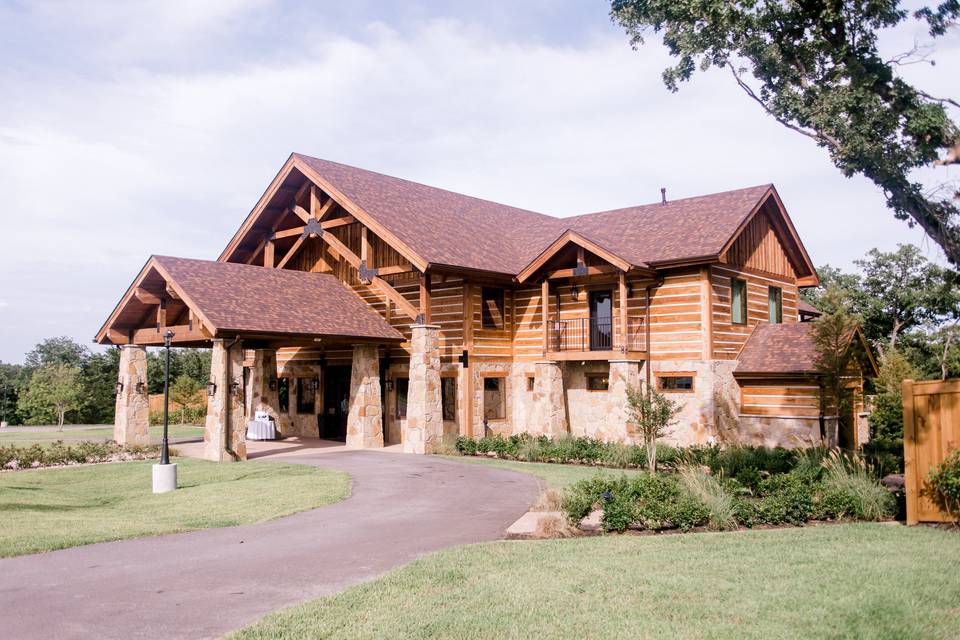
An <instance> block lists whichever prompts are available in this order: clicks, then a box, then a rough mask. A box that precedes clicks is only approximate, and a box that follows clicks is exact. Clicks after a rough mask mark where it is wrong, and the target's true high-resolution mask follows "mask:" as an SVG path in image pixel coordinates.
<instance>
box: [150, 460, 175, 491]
mask: <svg viewBox="0 0 960 640" xmlns="http://www.w3.org/2000/svg"><path fill="white" fill-rule="evenodd" d="M176 488H177V465H176V464H155V465H153V492H154V493H167V492H168V491H173V490H174V489H176Z"/></svg>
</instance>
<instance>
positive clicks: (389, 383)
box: [384, 378, 393, 391]
mask: <svg viewBox="0 0 960 640" xmlns="http://www.w3.org/2000/svg"><path fill="white" fill-rule="evenodd" d="M384 382H385V383H386V386H387V391H393V378H387V379H386V380H385V381H384Z"/></svg>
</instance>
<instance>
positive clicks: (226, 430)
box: [223, 336, 240, 460]
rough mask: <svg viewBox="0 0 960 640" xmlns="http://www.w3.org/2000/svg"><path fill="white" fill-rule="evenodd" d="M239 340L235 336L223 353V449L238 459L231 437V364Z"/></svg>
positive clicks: (238, 337)
mask: <svg viewBox="0 0 960 640" xmlns="http://www.w3.org/2000/svg"><path fill="white" fill-rule="evenodd" d="M238 342H240V336H236V337H234V339H233V342H231V343H230V344H229V345H227V347H226V348H225V349H224V353H223V357H224V358H226V360H227V362H226V366H225V367H224V368H225V369H226V376H224V377H226V380H224V383H225V384H226V393H227V397H226V398H225V400H226V402H224V405H223V412H224V421H223V422H224V424H223V439H224V443H223V449H224V451H226V452H227V453H229V454H230V456H231V457H233V459H234V460H237V459H238V458H239V457H240V456H238V455H237V452H236V451H234V450H233V448H232V446H231V445H232V442H233V438H232V437H231V436H232V435H233V434H232V431H233V424H232V423H233V412H232V411H231V410H230V408H231V405H232V402H233V401H232V400H231V398H230V394H231V393H233V390H232V388H231V387H233V367H232V366H231V364H230V350H231V349H233V347H235V346H236V345H237V343H238Z"/></svg>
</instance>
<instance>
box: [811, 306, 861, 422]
mask: <svg viewBox="0 0 960 640" xmlns="http://www.w3.org/2000/svg"><path fill="white" fill-rule="evenodd" d="M841 295H842V293H841V292H838V291H835V290H828V291H827V292H826V294H825V298H826V299H827V300H828V301H830V302H831V303H832V306H833V307H834V308H835V309H836V310H835V311H833V312H832V313H825V314H823V316H821V317H820V318H819V319H818V320H817V321H816V322H814V323H813V327H814V334H813V341H814V345H815V347H816V357H815V360H814V366H815V367H816V369H817V373H818V374H819V376H820V384H821V387H822V393H821V394H820V402H821V413H822V415H825V416H844V415H847V413H848V410H849V409H850V406H851V402H852V398H851V396H850V393H849V390H848V388H847V383H848V381H849V375H850V364H851V358H852V357H853V354H854V353H855V350H854V349H852V348H851V346H852V345H853V344H854V341H855V340H856V336H855V332H856V329H857V326H858V325H857V321H856V319H855V318H854V316H852V315H851V314H850V313H849V312H848V311H847V310H846V309H845V308H844V306H843V304H842V302H835V301H834V300H835V298H839V297H840V296H841ZM825 435H826V434H824V433H821V434H820V436H821V437H824V436H825Z"/></svg>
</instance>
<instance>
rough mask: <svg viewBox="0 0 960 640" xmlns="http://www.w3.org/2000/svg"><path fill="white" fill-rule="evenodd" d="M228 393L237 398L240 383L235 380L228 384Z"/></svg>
mask: <svg viewBox="0 0 960 640" xmlns="http://www.w3.org/2000/svg"><path fill="white" fill-rule="evenodd" d="M230 393H232V394H233V395H235V396H237V397H239V396H240V383H239V382H238V381H236V380H234V381H233V382H231V383H230Z"/></svg>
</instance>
